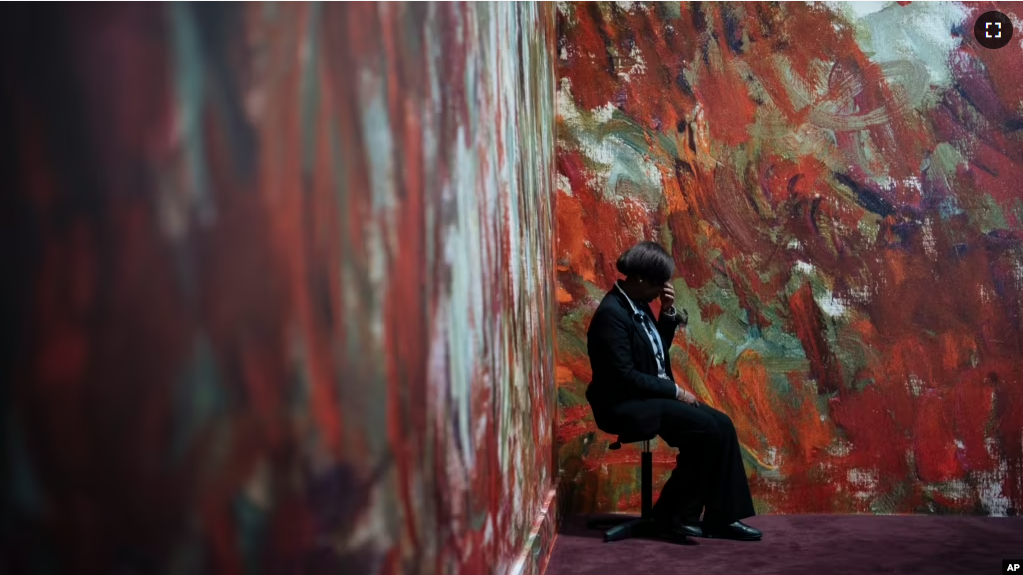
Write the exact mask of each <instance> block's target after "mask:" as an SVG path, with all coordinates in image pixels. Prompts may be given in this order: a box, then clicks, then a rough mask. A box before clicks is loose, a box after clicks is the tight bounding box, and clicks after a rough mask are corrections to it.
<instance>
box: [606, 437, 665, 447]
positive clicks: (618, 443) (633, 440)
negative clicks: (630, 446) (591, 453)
mask: <svg viewBox="0 0 1023 575" xmlns="http://www.w3.org/2000/svg"><path fill="white" fill-rule="evenodd" d="M655 437H657V434H656V433H651V434H649V435H629V434H622V435H619V436H618V439H616V440H615V442H614V443H612V444H611V445H609V446H607V448H608V449H621V448H622V444H623V443H639V442H641V441H643V442H645V441H651V440H652V439H653V438H655Z"/></svg>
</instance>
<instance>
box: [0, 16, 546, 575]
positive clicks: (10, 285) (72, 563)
mask: <svg viewBox="0 0 1023 575" xmlns="http://www.w3.org/2000/svg"><path fill="white" fill-rule="evenodd" d="M0 14H2V15H0V43H2V45H3V49H2V52H0V54H2V55H0V145H2V150H0V152H2V153H0V170H2V175H3V184H2V186H3V190H4V191H3V193H2V199H0V202H2V210H0V217H2V222H0V234H2V237H0V257H2V260H0V269H2V270H3V271H2V274H0V277H2V280H0V290H2V294H0V295H2V297H0V306H2V308H0V309H2V317H0V334H2V337H3V340H2V345H0V370H2V373H3V377H4V383H3V385H2V386H0V394H2V395H0V422H2V425H3V428H2V435H0V437H2V442H0V449H2V452H0V460H2V461H3V463H2V464H0V466H2V468H3V469H4V471H3V472H2V473H0V497H2V503H3V507H2V516H0V521H2V524H0V529H2V538H0V539H2V541H0V545H2V547H0V553H2V555H0V571H4V572H6V573H18V574H22V573H24V574H32V573H104V574H109V573H119V574H134V573H181V574H194V573H211V574H212V573H215V574H217V575H230V574H236V573H282V574H283V573H295V574H298V573H303V574H306V573H310V574H311V573H337V574H351V575H371V574H376V573H384V574H396V573H423V574H426V573H459V572H461V573H484V572H497V573H507V572H521V571H523V570H524V571H525V572H536V571H537V570H538V569H539V568H540V567H541V566H542V563H543V561H544V557H545V555H544V550H543V549H542V548H541V546H539V545H538V544H536V543H535V542H528V541H527V538H528V537H529V534H530V532H531V531H532V530H533V529H534V521H535V520H536V519H537V517H538V514H539V513H540V512H541V509H542V507H543V506H544V504H545V502H546V498H547V497H548V495H549V493H550V482H551V479H552V469H553V464H552V452H553V448H552V440H553V438H552V434H553V430H554V424H555V422H554V418H555V411H554V410H555V400H554V393H555V390H554V384H553V377H554V359H553V346H554V344H553V341H554V336H553V327H554V325H555V313H554V308H553V305H554V299H553V298H554V282H553V278H554V269H553V267H552V262H553V261H554V257H553V239H554V238H553V234H554V231H553V230H554V214H553V211H552V200H553V197H552V192H553V182H554V177H553V174H554V167H553V161H554V128H555V125H554V96H555V85H554V68H553V66H554V63H553V56H554V48H555V44H554V42H555V35H554V25H555V15H554V9H553V6H552V5H544V4H537V3H528V2H527V3H501V4H488V3H472V4H446V3H445V4H429V3H410V4H403V3H368V4H359V3H326V4H306V3H286V4H277V3H252V4H241V3H239V4H217V3H212V4H211V3H202V4H191V3H167V4H163V3H146V4H135V3H126V4H120V3H119V4H90V5H49V4H45V5H44V4H37V5H19V6H7V5H5V6H4V7H3V8H2V9H0ZM527 543H528V546H527ZM527 547H528V549H529V552H528V553H526V554H524V555H522V554H521V553H520V552H521V551H522V550H523V549H527Z"/></svg>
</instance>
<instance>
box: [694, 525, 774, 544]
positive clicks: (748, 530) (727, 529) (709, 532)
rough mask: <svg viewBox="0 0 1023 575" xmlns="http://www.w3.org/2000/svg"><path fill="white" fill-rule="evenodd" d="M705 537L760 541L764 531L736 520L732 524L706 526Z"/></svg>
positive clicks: (704, 529)
mask: <svg viewBox="0 0 1023 575" xmlns="http://www.w3.org/2000/svg"><path fill="white" fill-rule="evenodd" d="M703 533H704V537H708V538H711V539H731V540H733V541H759V540H760V538H761V537H763V536H764V534H763V533H761V532H760V531H758V530H757V529H754V528H752V527H750V526H749V525H746V524H745V523H743V522H742V521H736V522H735V523H732V524H731V525H723V526H713V527H710V526H704V528H703Z"/></svg>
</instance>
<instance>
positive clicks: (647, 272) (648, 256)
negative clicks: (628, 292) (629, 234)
mask: <svg viewBox="0 0 1023 575" xmlns="http://www.w3.org/2000/svg"><path fill="white" fill-rule="evenodd" d="M615 267H616V268H618V271H619V272H621V273H622V274H623V275H625V276H626V277H629V276H639V277H643V278H646V279H648V280H650V281H652V282H656V283H664V282H666V281H668V280H670V279H671V274H673V273H674V272H675V260H674V259H672V257H671V255H669V254H668V252H667V251H666V250H665V249H664V248H662V247H661V246H660V244H657V243H655V242H639V243H638V244H636V245H634V246H632V247H631V248H629V249H627V250H625V252H624V253H623V254H622V255H620V256H618V261H617V262H616V263H615Z"/></svg>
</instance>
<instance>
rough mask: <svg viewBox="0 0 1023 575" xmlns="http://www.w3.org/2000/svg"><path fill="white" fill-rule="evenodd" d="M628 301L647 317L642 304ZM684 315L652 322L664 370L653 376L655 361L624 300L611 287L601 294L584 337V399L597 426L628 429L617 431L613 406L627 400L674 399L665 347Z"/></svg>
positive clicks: (611, 429) (614, 430)
mask: <svg viewBox="0 0 1023 575" xmlns="http://www.w3.org/2000/svg"><path fill="white" fill-rule="evenodd" d="M633 303H635V304H636V307H637V308H638V309H641V310H643V311H645V312H646V313H647V314H649V315H650V317H653V313H652V311H651V309H650V306H649V305H648V304H646V303H640V302H633ZM684 317H685V313H684V312H677V313H675V315H674V316H669V315H667V314H664V313H662V314H661V316H660V317H659V318H658V319H657V321H656V322H655V326H656V328H657V333H658V335H660V339H661V349H662V353H663V354H664V358H665V362H666V363H667V365H666V366H665V367H666V369H665V372H666V373H667V375H668V377H669V378H670V379H661V378H659V377H657V357H656V356H655V355H654V352H653V350H652V349H651V348H650V339H649V337H648V336H647V334H646V330H645V329H644V328H643V325H642V324H641V323H640V319H639V318H637V317H636V316H635V314H633V312H632V308H631V307H630V306H629V301H628V300H627V299H626V298H625V296H624V295H623V294H622V293H621V292H620V291H619V290H618V288H617V287H613V288H611V291H609V292H608V293H607V295H605V296H604V299H603V300H601V302H600V305H599V306H597V311H596V312H595V313H594V314H593V319H592V320H590V327H589V330H588V331H587V333H586V339H587V341H586V346H587V351H588V352H589V356H590V367H591V368H592V370H593V380H592V381H591V383H590V385H589V388H588V389H587V390H586V399H587V400H588V401H589V402H590V407H591V408H592V409H593V417H594V420H595V421H596V424H597V427H598V428H600V429H602V430H604V431H606V432H608V433H624V432H627V431H630V430H625V429H621V427H622V425H621V422H618V421H616V420H617V419H619V418H616V417H615V407H616V406H618V405H620V404H622V403H625V402H627V401H630V400H635V399H650V398H663V399H675V376H674V374H673V373H672V370H671V361H669V360H668V349H669V348H670V347H671V342H672V340H673V339H674V338H675V330H676V329H678V326H679V325H681V324H682V322H683V321H684V320H683V318H684ZM630 427H631V426H630Z"/></svg>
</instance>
